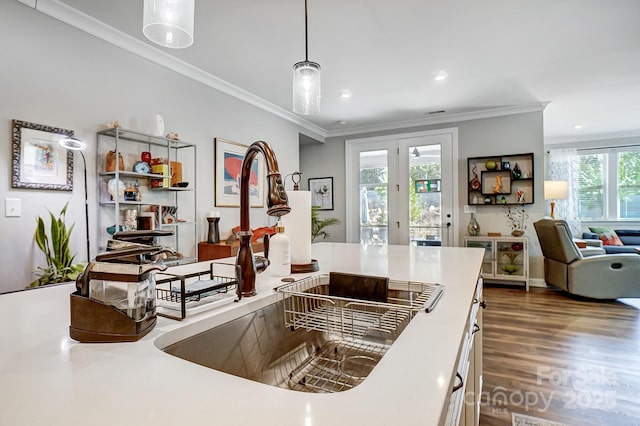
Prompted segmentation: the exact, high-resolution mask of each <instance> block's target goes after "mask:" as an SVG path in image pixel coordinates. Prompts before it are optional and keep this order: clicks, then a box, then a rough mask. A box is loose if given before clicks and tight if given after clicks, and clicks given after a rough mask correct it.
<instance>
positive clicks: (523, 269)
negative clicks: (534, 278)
mask: <svg viewBox="0 0 640 426" xmlns="http://www.w3.org/2000/svg"><path fill="white" fill-rule="evenodd" d="M464 246H465V247H481V248H484V249H485V252H484V259H483V261H482V277H483V278H484V280H485V281H487V282H521V283H523V284H524V287H525V289H526V291H529V239H528V238H527V237H512V236H508V237H490V236H482V235H481V236H477V237H470V236H466V237H464Z"/></svg>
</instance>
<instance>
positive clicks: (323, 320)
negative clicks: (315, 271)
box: [276, 274, 444, 341]
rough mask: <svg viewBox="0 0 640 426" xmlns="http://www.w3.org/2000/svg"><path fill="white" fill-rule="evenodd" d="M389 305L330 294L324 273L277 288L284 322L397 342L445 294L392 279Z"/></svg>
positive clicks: (343, 336) (428, 285)
mask: <svg viewBox="0 0 640 426" xmlns="http://www.w3.org/2000/svg"><path fill="white" fill-rule="evenodd" d="M388 288H389V290H388V293H387V298H386V302H375V301H368V300H359V299H354V298H349V297H337V296H331V295H329V292H330V276H329V275H326V274H323V275H319V276H315V277H309V278H305V279H302V280H299V281H294V282H292V283H289V284H285V285H282V286H280V287H277V288H276V290H277V291H278V292H280V293H282V294H283V295H284V300H283V303H284V320H285V324H286V325H287V326H289V327H291V328H292V329H298V328H303V329H306V330H316V331H321V332H327V333H330V334H332V335H336V336H338V337H339V338H341V339H347V340H355V339H374V340H378V341H380V340H395V338H397V336H398V335H399V334H400V333H401V332H402V330H403V329H404V328H405V327H406V325H407V324H408V323H409V321H410V320H411V319H412V318H413V317H414V316H415V314H416V313H417V312H419V311H421V310H424V311H426V312H431V310H433V308H434V307H435V305H436V304H437V302H438V300H439V299H440V297H441V296H442V294H443V292H444V286H443V285H441V284H437V283H424V282H412V281H393V280H389V286H388Z"/></svg>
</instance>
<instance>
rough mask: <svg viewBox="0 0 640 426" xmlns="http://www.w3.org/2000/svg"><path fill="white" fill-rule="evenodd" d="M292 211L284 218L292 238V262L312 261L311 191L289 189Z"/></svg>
mask: <svg viewBox="0 0 640 426" xmlns="http://www.w3.org/2000/svg"><path fill="white" fill-rule="evenodd" d="M287 196H288V197H289V207H291V212H290V213H289V214H288V215H286V216H285V217H284V218H283V219H284V222H285V227H284V232H285V234H287V235H288V236H289V239H290V240H291V264H293V265H304V264H307V263H311V192H309V191H287Z"/></svg>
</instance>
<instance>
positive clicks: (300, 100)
mask: <svg viewBox="0 0 640 426" xmlns="http://www.w3.org/2000/svg"><path fill="white" fill-rule="evenodd" d="M293 112H295V113H296V114H302V115H310V114H315V113H317V112H320V64H318V63H315V62H309V61H302V62H298V63H297V64H295V65H294V66H293Z"/></svg>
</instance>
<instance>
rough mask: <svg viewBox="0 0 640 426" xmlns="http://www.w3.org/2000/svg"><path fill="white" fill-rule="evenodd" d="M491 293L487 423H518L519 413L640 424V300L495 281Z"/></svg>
mask: <svg viewBox="0 0 640 426" xmlns="http://www.w3.org/2000/svg"><path fill="white" fill-rule="evenodd" d="M639 280H640V277H639ZM484 298H485V300H486V301H487V308H486V309H485V310H484V338H483V345H484V347H483V357H484V359H483V362H484V366H483V374H484V387H483V399H482V407H481V418H480V424H481V425H483V426H485V425H511V413H512V412H514V413H520V414H524V415H528V416H533V417H539V418H543V419H546V420H551V421H555V422H561V423H565V424H567V425H574V426H578V425H580V426H582V425H598V426H600V425H607V426H610V425H640V309H639V308H640V299H632V300H625V301H624V302H625V303H623V302H621V301H610V302H597V301H595V302H594V301H589V300H585V299H579V298H575V297H570V296H568V295H567V294H566V293H562V292H560V291H556V290H551V289H542V288H532V289H531V291H530V292H529V293H526V292H525V291H524V290H523V289H522V288H508V287H499V286H490V285H488V284H487V285H486V287H485V293H484ZM633 304H635V305H636V306H637V307H634V306H633Z"/></svg>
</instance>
